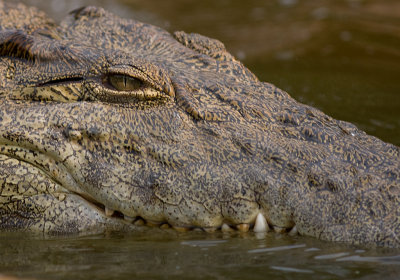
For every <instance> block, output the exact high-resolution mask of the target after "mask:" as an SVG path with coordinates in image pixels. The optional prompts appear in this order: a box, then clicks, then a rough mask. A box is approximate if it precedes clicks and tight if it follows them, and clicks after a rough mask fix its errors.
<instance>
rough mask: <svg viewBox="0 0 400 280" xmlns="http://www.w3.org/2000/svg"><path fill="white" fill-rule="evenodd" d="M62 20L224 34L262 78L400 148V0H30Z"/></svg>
mask: <svg viewBox="0 0 400 280" xmlns="http://www.w3.org/2000/svg"><path fill="white" fill-rule="evenodd" d="M22 2H24V3H26V4H29V5H34V6H37V7H39V8H40V9H42V10H44V11H46V12H47V13H48V14H49V15H50V17H52V18H53V19H55V20H56V21H60V19H62V18H63V17H64V16H65V15H67V13H68V12H69V11H71V10H73V9H76V8H78V7H81V6H86V5H96V6H102V7H104V8H105V9H107V10H110V11H112V12H114V13H116V14H118V15H120V16H122V17H125V18H133V19H137V20H140V21H144V22H147V23H151V24H154V25H158V26H161V27H163V28H165V29H167V30H168V31H171V32H173V31H175V30H184V31H186V32H196V33H201V34H203V35H206V36H209V37H213V38H217V39H219V40H220V41H222V42H224V43H225V45H226V47H227V49H228V50H229V51H230V52H231V53H232V54H233V55H235V56H236V57H237V58H238V59H240V60H242V61H243V62H244V64H245V65H246V66H247V67H248V68H250V70H252V71H253V72H254V73H255V74H256V75H257V76H258V77H259V78H260V80H263V81H267V82H271V83H273V84H275V85H277V86H278V87H280V88H282V89H284V90H286V91H288V92H289V94H290V95H291V96H293V97H294V98H295V99H297V100H298V101H301V102H303V103H306V104H309V105H312V106H315V107H317V108H319V109H321V110H322V111H324V112H325V113H327V114H328V115H331V116H332V117H334V118H337V119H341V120H346V121H349V122H352V123H355V124H356V125H357V126H358V127H359V128H361V129H362V130H365V131H367V132H368V133H369V134H373V135H375V136H377V137H379V138H381V139H383V140H385V141H388V142H391V143H394V144H396V145H399V146H400V1H398V0H264V1H262V0H246V1H242V0H201V1H199V0H196V1H195V0H174V1H165V0H146V1H143V0H142V1H140V0H68V1H67V0H47V1H43V0H23V1H22Z"/></svg>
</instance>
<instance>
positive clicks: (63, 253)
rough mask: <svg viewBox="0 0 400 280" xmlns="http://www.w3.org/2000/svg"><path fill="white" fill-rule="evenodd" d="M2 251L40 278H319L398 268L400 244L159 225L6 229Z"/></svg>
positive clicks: (0, 263)
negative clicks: (63, 231) (122, 229)
mask: <svg viewBox="0 0 400 280" xmlns="http://www.w3.org/2000/svg"><path fill="white" fill-rule="evenodd" d="M360 249H362V250H361V251H360ZM0 251H1V252H2V254H1V255H0V271H1V272H2V273H6V274H11V275H18V276H20V277H35V278H37V279H54V278H57V279H73V278H75V277H77V278H79V279H110V278H112V279H132V277H139V278H141V279H143V278H151V279H165V278H169V277H184V278H188V279H197V278H210V279H266V277H272V279H274V277H278V278H280V277H289V279H290V278H292V279H308V277H309V274H311V273H312V274H314V275H318V279H332V278H346V279H349V278H353V277H361V276H365V275H369V276H376V277H378V276H379V275H381V276H383V275H387V273H388V272H390V273H395V272H397V273H400V266H399V264H400V251H399V250H389V249H379V248H378V249H368V248H359V247H355V246H349V245H345V244H335V243H325V242H322V241H318V240H315V239H313V238H305V237H299V236H297V237H289V236H287V235H281V234H276V233H268V234H267V235H266V238H265V239H264V240H259V239H256V238H255V236H254V234H252V233H247V234H244V235H243V234H238V233H232V234H231V235H230V236H229V237H228V236H226V235H223V234H222V233H215V234H204V233H201V232H189V233H185V234H181V233H176V232H174V231H173V230H165V231H163V234H160V232H159V231H154V229H149V230H147V232H145V233H140V234H121V233H110V234H107V235H96V236H86V237H69V238H49V239H44V238H40V237H37V236H36V237H35V236H30V235H27V234H1V235H0ZM378 264H379V265H378ZM382 265H383V266H382ZM285 275H286V276H285Z"/></svg>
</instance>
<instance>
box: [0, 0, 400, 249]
mask: <svg viewBox="0 0 400 280" xmlns="http://www.w3.org/2000/svg"><path fill="white" fill-rule="evenodd" d="M0 7H1V9H0V10H1V11H0V55H1V58H0V77H1V80H0V92H1V95H0V165H1V169H0V170H1V171H0V229H2V230H27V231H34V232H38V231H40V232H44V233H49V234H57V233H88V232H102V231H104V230H108V229H128V230H137V229H138V227H137V226H135V225H134V224H132V222H131V220H134V218H135V217H139V216H140V217H142V218H143V219H145V220H146V221H148V222H149V223H152V224H159V223H167V224H169V225H172V226H174V227H176V228H194V227H200V228H204V229H205V230H207V231H208V230H211V231H212V230H214V229H218V228H220V227H221V226H222V225H223V224H224V223H225V224H229V225H231V226H235V225H239V228H240V229H242V230H246V229H247V226H250V227H252V225H253V224H254V221H255V218H256V216H257V215H258V214H259V213H262V214H263V216H264V217H265V218H266V219H267V222H268V224H269V226H270V227H273V228H274V229H275V230H276V231H281V232H285V231H289V230H290V229H292V228H294V227H296V229H297V231H298V233H299V234H302V235H308V236H314V237H317V238H320V239H324V240H332V241H344V242H351V243H355V244H376V245H379V246H390V247H400V242H399V239H398V236H399V234H400V212H399V201H400V160H399V155H400V151H399V148H398V147H396V146H394V145H391V144H387V143H384V142H382V141H380V140H379V139H377V138H375V137H372V136H369V135H367V134H365V133H364V132H362V131H360V130H358V129H357V128H356V127H355V126H353V125H351V124H349V123H346V122H343V121H337V120H334V119H332V118H331V117H329V116H327V115H325V114H323V113H322V112H320V111H319V110H317V109H314V108H312V107H310V106H306V105H303V104H300V103H298V102H296V101H295V100H293V99H292V98H291V97H290V96H289V95H288V94H287V93H285V92H283V91H282V90H280V89H278V88H276V87H275V86H273V85H271V84H268V83H263V82H260V81H258V80H257V78H256V77H255V76H254V75H253V74H252V73H251V72H250V71H249V70H248V69H246V68H245V67H244V66H243V65H242V64H241V63H240V62H238V61H236V60H235V59H234V58H233V57H232V56H231V55H230V54H229V53H228V52H227V51H226V50H225V48H224V46H223V44H222V43H220V42H219V41H217V40H213V39H209V38H207V37H204V36H201V35H198V34H186V33H184V32H175V33H174V34H173V35H171V34H169V33H168V32H166V31H164V30H162V29H160V28H157V27H154V26H151V25H148V24H143V23H141V22H137V21H133V20H125V19H121V18H119V17H116V16H114V15H112V14H110V13H108V12H106V11H104V10H103V9H101V8H94V7H88V8H84V9H80V10H76V11H74V12H72V13H71V14H70V16H68V17H67V18H66V19H65V20H64V21H62V22H61V24H60V25H59V26H57V25H56V24H54V23H53V21H52V20H50V19H49V18H48V17H46V16H45V15H44V14H43V13H41V12H39V11H37V10H36V9H34V8H27V7H25V6H22V5H19V6H16V5H13V4H6V3H2V2H0ZM114 211H116V212H114ZM123 217H125V218H126V220H124V219H122V218H123ZM224 228H225V229H226V226H224Z"/></svg>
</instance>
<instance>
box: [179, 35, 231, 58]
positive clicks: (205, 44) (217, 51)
mask: <svg viewBox="0 0 400 280" xmlns="http://www.w3.org/2000/svg"><path fill="white" fill-rule="evenodd" d="M173 36H174V38H175V39H176V40H177V41H178V42H179V43H181V44H182V45H184V46H185V47H187V48H189V49H192V50H195V51H197V52H199V53H201V54H205V55H207V56H209V57H212V58H214V59H217V60H231V59H232V57H231V55H230V54H229V53H228V52H227V51H226V49H225V46H224V44H223V43H222V42H220V41H218V40H217V39H212V38H208V37H206V36H203V35H200V34H197V33H190V34H188V33H185V32H183V31H176V32H174V34H173Z"/></svg>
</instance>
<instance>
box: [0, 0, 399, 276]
mask: <svg viewBox="0 0 400 280" xmlns="http://www.w3.org/2000/svg"><path fill="white" fill-rule="evenodd" d="M24 2H27V3H30V4H33V5H36V6H39V7H41V8H42V9H44V10H46V11H47V12H48V13H50V14H53V15H54V18H57V19H59V18H62V17H63V16H64V15H65V14H66V13H67V11H69V10H72V9H75V8H77V7H80V6H83V5H88V4H92V5H93V4H95V5H98V6H103V7H105V8H106V9H108V10H111V11H113V12H115V13H117V14H119V15H121V16H124V17H128V18H135V19H139V20H142V21H145V22H148V23H152V24H156V25H159V26H161V27H164V28H166V29H168V30H170V31H174V30H185V31H187V32H198V33H201V34H204V35H207V36H210V37H214V38H218V39H220V40H221V41H223V42H224V43H225V45H226V46H227V48H228V49H229V50H230V51H231V52H232V53H233V54H234V55H235V56H237V57H238V58H240V59H241V60H242V61H244V63H245V64H246V66H248V67H249V68H250V69H251V70H252V71H253V72H255V73H256V75H257V76H258V77H259V78H260V79H261V80H264V81H268V82H272V83H274V84H276V85H277V86H279V87H281V88H283V89H285V90H287V91H288V92H289V93H290V94H291V95H292V96H293V97H295V98H296V99H297V100H300V101H302V102H304V103H307V104H311V105H313V106H315V107H318V108H320V109H322V110H323V111H324V112H325V113H328V114H329V115H331V116H333V117H335V118H337V119H342V120H346V121H350V122H353V123H355V124H356V125H358V126H359V127H360V128H361V129H363V130H366V131H367V132H368V133H370V134H373V135H375V136H377V137H379V138H381V139H384V140H385V141H388V142H391V143H394V144H397V145H400V132H399V131H400V82H399V75H400V2H399V1H397V0H368V1H367V0H365V1H363V0H347V1H345V0H270V1H262V0H250V1H249V0H247V1H228V0H203V1H198V0H196V1H194V0H190V1H189V0H175V1H162V0H157V1H139V0H134V1H129V0H119V1H112V0H71V1H62V0H53V1H41V0H25V1H24ZM0 273H4V274H7V275H16V276H23V277H28V278H37V279H132V278H135V277H136V278H140V279H146V278H147V279H163V278H172V277H176V278H188V279H196V278H209V279H246V278H247V279H267V278H268V279H310V278H313V279H314V278H318V279H338V278H341V279H351V278H353V279H376V278H378V277H381V278H382V279H389V278H393V279H396V278H397V277H398V275H400V250H388V249H381V248H380V249H379V248H378V249H370V248H369V249H368V248H360V247H354V246H348V245H343V244H335V243H327V242H321V241H318V240H315V239H312V238H304V237H290V236H286V235H279V234H275V233H268V234H267V235H265V236H262V235H261V236H256V235H254V234H252V233H248V234H242V235H240V234H238V233H235V234H233V235H222V234H221V233H219V234H205V233H198V232H193V233H188V234H179V233H176V232H174V231H170V230H167V231H158V230H152V229H149V230H148V231H146V232H145V233H135V234H130V235H123V234H109V235H106V236H102V235H101V236H89V237H79V238H76V237H75V238H74V237H69V238H55V239H44V238H40V237H32V236H27V235H20V234H17V235H16V234H0ZM0 279H1V278H0Z"/></svg>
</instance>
